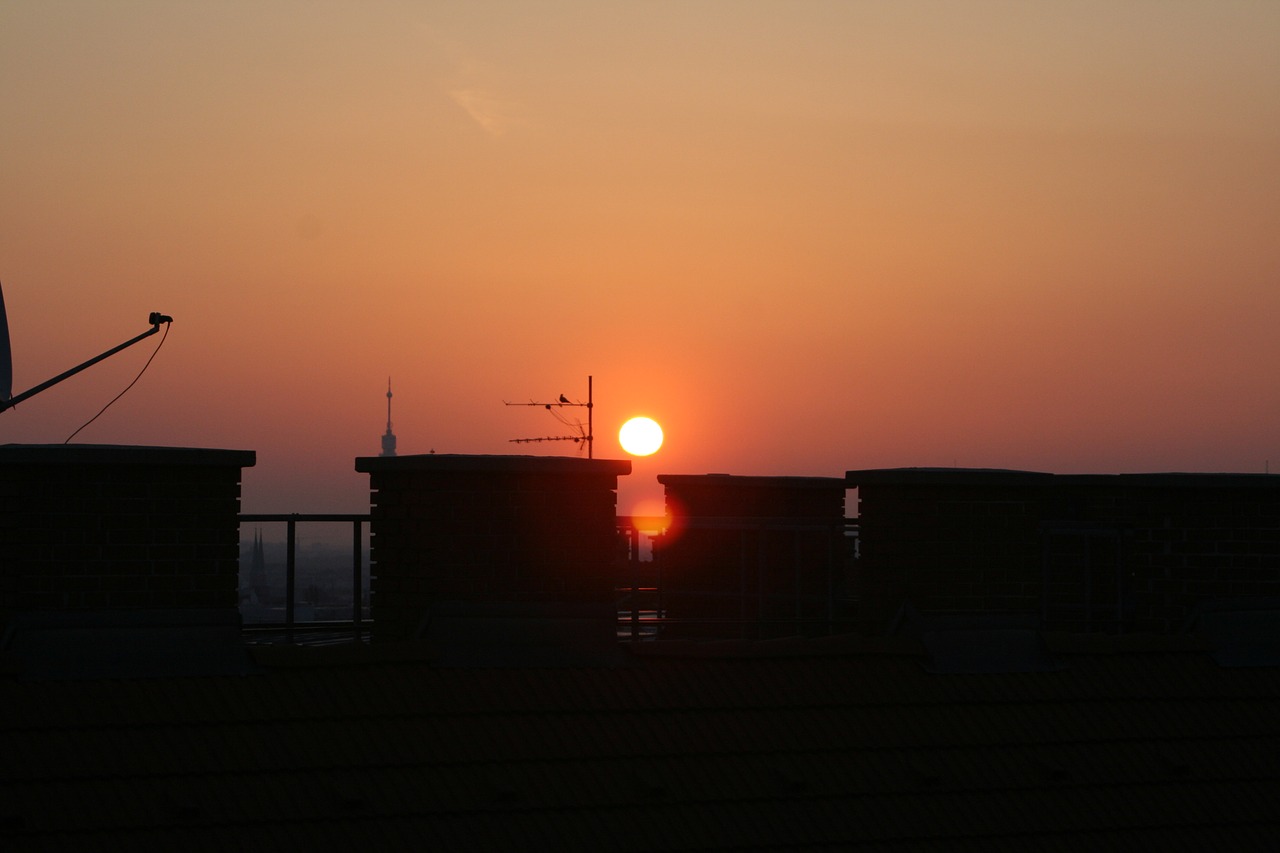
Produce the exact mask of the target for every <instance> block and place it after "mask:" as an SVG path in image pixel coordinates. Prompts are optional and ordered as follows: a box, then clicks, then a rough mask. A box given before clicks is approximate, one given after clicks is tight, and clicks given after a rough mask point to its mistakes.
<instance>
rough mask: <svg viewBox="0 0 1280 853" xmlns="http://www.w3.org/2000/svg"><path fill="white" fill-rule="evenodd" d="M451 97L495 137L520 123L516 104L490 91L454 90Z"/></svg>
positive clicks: (474, 89)
mask: <svg viewBox="0 0 1280 853" xmlns="http://www.w3.org/2000/svg"><path fill="white" fill-rule="evenodd" d="M449 97H450V98H452V99H453V102H454V103H456V104H457V105H458V106H460V107H462V108H463V109H464V110H466V111H467V115H469V116H471V118H472V119H474V120H475V122H476V124H478V125H480V126H481V127H482V128H484V129H485V131H487V132H488V133H490V134H491V135H493V136H501V135H503V134H504V133H506V132H507V131H508V130H510V129H511V128H512V127H513V126H515V125H516V124H517V123H518V119H517V115H516V105H515V103H514V102H512V101H510V100H507V99H505V98H501V97H499V96H497V95H495V94H494V93H493V92H491V91H489V90H488V89H479V88H468V89H453V90H451V91H450V92H449Z"/></svg>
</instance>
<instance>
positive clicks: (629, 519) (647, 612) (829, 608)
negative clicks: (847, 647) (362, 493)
mask: <svg viewBox="0 0 1280 853" xmlns="http://www.w3.org/2000/svg"><path fill="white" fill-rule="evenodd" d="M239 518H240V522H241V524H242V525H243V524H246V523H283V524H284V525H285V590H284V601H283V612H282V617H283V618H282V619H281V620H265V621H258V622H254V623H252V624H248V625H246V626H245V630H246V632H247V633H262V634H264V635H270V636H273V637H281V636H283V638H284V639H285V641H286V642H294V641H296V640H297V638H298V635H299V634H300V633H306V634H308V635H309V636H316V635H318V636H321V637H336V636H350V637H352V638H354V639H356V640H363V639H364V638H365V637H366V636H367V632H368V629H369V627H370V624H371V622H372V621H373V620H372V618H371V617H368V616H366V615H365V613H366V608H367V607H368V604H369V602H368V601H367V600H366V598H365V593H364V591H365V589H366V588H367V583H366V581H367V574H366V568H367V566H366V563H365V559H364V554H365V534H366V529H367V528H366V525H368V524H369V520H370V515H369V514H368V513H243V514H241V515H240V516H239ZM335 523H336V524H349V525H351V539H350V542H351V618H350V619H322V620H318V619H298V618H297V597H298V596H297V586H298V553H297V551H298V548H297V543H298V525H300V524H335ZM617 530H618V536H619V540H620V546H625V565H623V566H620V567H619V568H620V569H621V573H620V574H619V575H618V583H617V586H616V587H615V601H616V608H617V613H618V638H619V639H622V640H630V641H632V642H638V641H643V640H649V639H653V638H655V637H657V636H658V634H659V632H660V631H661V629H662V628H663V626H665V625H670V626H671V627H672V628H676V627H677V626H690V625H695V624H696V625H701V626H703V628H704V629H706V630H709V631H710V632H711V633H713V634H715V635H717V636H743V637H746V636H748V635H749V633H759V632H760V630H761V626H763V625H767V624H768V623H770V622H777V623H786V624H787V625H796V626H799V625H801V624H806V623H814V624H815V625H816V626H817V627H818V628H819V629H824V628H825V630H824V632H829V631H831V630H832V628H833V626H835V625H836V624H837V623H838V622H839V621H840V620H839V619H838V618H837V611H842V612H844V611H847V610H848V607H849V605H850V604H851V602H850V601H849V600H848V598H847V595H846V594H845V593H843V592H841V591H839V590H838V587H837V585H835V584H832V585H831V586H830V589H829V591H828V594H827V595H826V596H823V597H822V601H821V603H822V604H823V606H824V608H825V611H826V615H825V616H823V617H821V618H817V619H814V618H806V617H804V616H802V613H803V612H813V608H812V607H809V606H807V605H810V604H811V603H812V602H810V601H809V598H811V596H803V597H801V596H789V595H784V596H770V597H777V598H786V599H787V600H788V601H792V602H793V604H794V606H795V608H796V614H795V616H790V615H788V616H786V617H782V618H778V619H768V618H762V617H764V613H765V608H764V607H763V606H759V605H757V607H756V608H755V610H754V612H755V615H754V616H753V617H751V618H747V616H746V612H747V611H746V608H745V607H744V608H743V615H742V617H741V618H737V619H732V618H731V619H727V620H726V619H713V618H706V617H693V618H678V617H676V618H672V617H671V616H669V615H668V614H667V612H666V603H665V602H664V600H663V582H662V563H661V560H658V559H650V560H645V559H643V549H642V547H641V544H642V543H641V537H642V536H646V535H647V536H649V537H650V538H654V537H656V536H658V535H660V534H661V533H662V532H663V531H664V530H665V519H663V518H661V517H650V516H618V518H617ZM844 534H845V540H846V542H847V543H848V550H847V553H846V554H839V555H832V562H831V564H830V565H828V566H827V567H826V568H827V570H828V572H829V573H832V574H833V575H834V574H835V573H838V572H841V571H843V569H844V567H845V563H846V561H847V560H849V559H852V558H853V557H854V556H856V541H857V520H856V519H846V520H845V521H844ZM748 562H749V561H747V560H745V559H744V560H743V563H742V566H741V569H742V572H743V573H744V576H745V573H746V572H748V571H749V570H751V569H750V568H749V566H748ZM245 570H246V569H245V567H244V566H243V565H242V566H241V572H242V573H243V572H244V571H245ZM682 594H683V596H684V597H685V599H686V600H688V599H689V598H690V597H694V598H707V599H711V598H734V599H736V598H737V597H739V594H738V593H734V592H723V591H721V592H711V591H706V592H696V591H691V590H682ZM751 597H753V598H757V599H758V598H760V592H759V591H758V590H757V591H755V592H752V593H751ZM802 599H803V600H802ZM744 601H745V596H744ZM817 623H822V624H821V625H818V624H817ZM749 625H750V626H752V627H751V628H750V629H748V626H749ZM697 633H705V631H703V632H697Z"/></svg>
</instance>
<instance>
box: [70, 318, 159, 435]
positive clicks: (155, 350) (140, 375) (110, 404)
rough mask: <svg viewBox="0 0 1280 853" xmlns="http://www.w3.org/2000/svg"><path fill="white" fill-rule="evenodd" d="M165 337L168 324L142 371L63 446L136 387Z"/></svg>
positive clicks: (82, 425)
mask: <svg viewBox="0 0 1280 853" xmlns="http://www.w3.org/2000/svg"><path fill="white" fill-rule="evenodd" d="M167 337H169V324H168V323H165V324H164V334H163V335H161V336H160V343H158V344H156V348H155V349H154V350H152V352H151V358H148V359H147V363H146V364H144V365H142V369H141V370H139V371H138V375H137V376H135V377H133V381H132V382H130V383H129V384H128V385H126V386H125V389H124V390H123V391H121V392H120V393H119V394H117V395H115V396H114V397H112V398H111V402H110V403H107V404H106V405H105V406H103V407H102V409H101V410H100V411H99V412H98V414H96V415H94V416H93V417H91V418H89V420H87V421H85V422H84V423H83V424H81V425H80V429H78V430H76V431H75V432H73V433H71V435H69V436H67V440H66V441H64V442H62V443H63V444H70V443H71V439H73V438H75V437H76V436H77V435H79V434H80V430H81V429H84V428H85V427H87V426H88V425H89V424H91V423H93V422H94V421H96V420H97V419H98V418H99V417H101V416H102V413H103V412H105V411H106V410H107V409H109V408H111V406H112V404H113V403H115V401H116V400H119V399H120V398H121V397H123V396H124V395H125V394H127V393H129V389H130V388H132V387H133V386H134V385H137V384H138V380H139V379H141V378H142V374H144V373H146V372H147V368H148V367H150V366H151V362H152V360H153V359H155V357H156V353H158V352H160V347H162V346H164V339H165V338H167Z"/></svg>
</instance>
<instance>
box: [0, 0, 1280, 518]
mask: <svg viewBox="0 0 1280 853" xmlns="http://www.w3.org/2000/svg"><path fill="white" fill-rule="evenodd" d="M0 81H3V82H2V83H0V118H2V119H3V120H2V121H0V191H2V192H3V198H4V201H5V203H4V204H3V205H0V282H3V286H4V295H5V299H6V303H7V307H8V316H9V323H10V327H11V329H10V331H11V337H12V344H13V351H14V391H15V393H16V392H19V391H22V390H25V389H27V388H29V387H31V386H33V385H35V384H37V383H39V382H41V381H43V380H45V379H47V378H49V377H51V376H53V375H55V374H57V373H59V372H61V371H63V370H65V369H67V368H69V367H71V366H73V365H75V364H77V363H79V362H80V361H83V360H84V359H86V358H88V357H90V356H92V355H95V354H97V353H98V352H100V351H102V350H104V349H106V348H108V347H110V346H113V345H115V344H116V343H119V342H121V341H123V340H125V339H126V338H128V337H132V336H133V335H135V334H137V333H138V332H141V331H143V330H144V329H145V328H146V324H145V320H146V316H147V313H148V312H150V311H163V312H164V313H166V314H169V315H171V316H172V317H173V318H174V323H173V327H172V330H171V333H170V335H169V338H168V340H167V342H166V343H165V347H164V349H163V350H162V351H161V352H160V354H159V355H158V356H157V358H156V360H155V362H154V363H153V364H152V365H151V367H150V369H149V370H148V372H147V374H146V375H145V376H144V378H143V379H142V380H141V381H140V382H139V383H138V385H137V386H136V387H134V388H133V390H132V391H130V392H129V393H128V394H127V395H126V396H125V397H124V398H123V399H122V400H121V401H120V402H119V403H117V404H116V405H115V406H114V407H113V408H112V409H111V410H109V411H108V413H107V414H106V415H104V416H103V417H102V418H101V419H100V420H99V421H97V422H95V423H94V424H93V425H92V426H91V427H89V428H88V429H86V430H85V431H84V432H82V433H81V434H80V435H79V436H77V437H76V441H78V442H85V443H122V444H159V445H185V446H202V447H230V448H243V449H251V450H255V451H257V453H258V465H257V467H256V468H254V469H252V470H249V471H246V473H245V483H244V489H243V496H244V500H243V506H244V509H245V510H246V511H250V512H323V511H353V510H359V509H361V508H363V507H365V506H367V501H368V494H367V485H368V484H367V478H365V477H364V476H363V475H358V474H356V473H355V472H354V470H353V459H354V458H355V457H356V456H372V455H376V454H377V453H378V451H379V444H378V441H379V436H380V435H381V433H382V431H383V429H384V427H385V403H386V400H385V396H384V394H385V383H386V377H387V375H388V374H390V375H391V376H392V380H393V383H394V388H395V398H394V412H393V416H394V420H395V431H396V434H397V435H398V437H399V451H400V453H401V454H410V453H423V452H427V451H430V450H435V451H436V452H441V453H535V454H561V453H568V454H571V453H572V450H571V449H568V448H566V447H564V446H557V445H532V446H531V445H513V444H509V443H508V439H510V438H516V437H522V436H530V435H539V434H554V433H556V432H557V431H558V430H559V424H557V423H555V422H554V421H552V420H551V419H549V418H544V417H542V415H545V413H544V412H540V411H539V410H537V409H511V408H506V407H504V406H503V405H502V403H503V401H504V400H523V399H530V398H532V399H543V398H546V399H553V398H554V397H555V395H558V394H560V393H564V394H566V395H568V396H569V397H570V398H573V399H580V398H585V396H586V377H587V375H588V374H590V375H592V376H594V383H595V403H596V408H595V416H596V417H595V421H596V435H597V442H596V445H597V446H596V456H597V457H601V458H619V457H622V456H623V453H622V451H621V449H620V448H618V447H617V445H616V435H617V431H618V427H619V426H620V425H621V424H622V422H623V421H625V420H626V419H627V418H629V417H631V416H634V415H648V416H650V417H653V418H654V419H655V420H657V421H658V422H659V423H660V424H661V425H662V427H663V429H664V430H665V432H666V443H665V444H664V446H663V448H662V450H661V451H659V452H658V453H657V454H655V455H654V456H652V457H649V458H644V459H636V460H634V463H633V464H634V468H633V474H632V475H631V476H630V477H626V478H623V482H622V484H621V493H620V499H619V511H620V512H630V511H643V509H642V508H641V507H640V506H639V503H638V502H639V501H642V500H644V501H653V500H656V499H659V498H660V496H661V490H660V487H659V486H658V485H657V483H656V479H655V477H656V475H657V474H659V473H703V472H708V471H722V472H726V473H735V474H795V475H827V476H840V475H841V474H843V472H844V471H845V470H847V469H850V468H872V467H889V466H903V465H961V466H971V467H1001V468H1026V469H1034V470H1045V471H1055V472H1077V471H1097V472H1119V471H1167V470H1188V471H1246V472H1254V471H1256V472H1261V471H1263V470H1264V469H1265V468H1266V467H1267V466H1268V465H1276V464H1277V463H1280V440H1278V439H1277V429H1276V427H1277V424H1278V423H1280V385H1278V383H1277V381H1276V377H1275V365H1277V364H1280V334H1277V329H1276V325H1277V323H1276V321H1277V317H1280V240H1278V239H1277V236H1276V235H1277V234H1280V169H1278V168H1277V152H1280V4H1277V3H1273V2H1269V0H1234V1H1232V0H1228V2H1222V1H1221V0H1215V1H1214V2H1209V1H1208V0H1205V2H1163V0H1161V2H1154V0H1133V1H1132V2H1125V3H1112V2H1093V1H1092V0H1079V2H1056V3H1021V2H995V0H975V2H969V3H942V2H920V1H919V0H906V2H901V0H899V2H817V0H798V2H789V3H780V2H756V1H755V0H735V2H695V3H686V2H646V3H635V4H599V3H593V2H585V0H564V2H540V3H507V2H502V3H493V2H478V3H468V4H452V3H424V2H390V0H381V1H380V2H370V3H360V4H356V3H342V2H319V3H316V2H295V0H276V1H275V2H270V3H250V2H238V0H231V2H220V3H175V2H167V0H132V2H92V1H91V0H84V2H46V1H45V0H41V2H28V0H11V2H8V3H5V4H4V5H3V6H0ZM151 349H152V346H151V345H150V344H146V343H144V344H141V345H139V346H137V347H134V348H133V349H131V350H129V351H128V352H127V353H124V354H121V355H119V356H116V357H114V358H113V359H111V360H109V361H108V362H104V363H103V364H102V365H99V366H97V367H95V368H93V369H91V370H89V371H87V372H86V373H84V374H82V375H81V376H79V377H76V378H74V379H71V380H68V381H67V382H65V383H63V384H62V385H60V386H58V387H57V388H55V389H52V390H50V391H48V392H46V393H44V394H42V395H40V396H39V397H36V398H33V399H32V400H29V401H27V402H26V403H24V404H22V405H21V406H19V407H18V408H17V409H15V410H13V411H10V412H6V413H4V414H0V443H9V442H31V443H58V442H61V441H62V440H63V439H65V438H66V437H67V436H68V435H69V434H71V433H72V432H73V431H74V430H75V429H76V428H77V427H79V426H80V425H81V424H82V423H84V422H85V421H86V420H88V419H89V418H90V417H92V416H93V414H94V413H95V412H97V411H98V409H99V408H101V406H102V405H103V404H105V403H106V402H107V401H108V400H109V399H110V398H111V397H113V396H114V395H115V394H116V393H118V392H119V391H120V390H121V389H122V388H123V387H124V386H125V385H126V384H127V383H128V382H129V381H130V380H132V379H133V377H134V376H135V375H136V373H137V372H138V370H139V369H140V368H141V366H142V364H143V363H144V362H145V360H146V358H147V357H148V355H149V354H150V351H151ZM652 508H653V505H652V503H650V504H649V506H648V507H647V509H649V510H651V509H652Z"/></svg>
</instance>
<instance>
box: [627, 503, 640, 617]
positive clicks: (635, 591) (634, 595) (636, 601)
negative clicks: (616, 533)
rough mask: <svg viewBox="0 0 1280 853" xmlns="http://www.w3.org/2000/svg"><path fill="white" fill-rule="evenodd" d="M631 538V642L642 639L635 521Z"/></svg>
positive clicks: (638, 551) (638, 541)
mask: <svg viewBox="0 0 1280 853" xmlns="http://www.w3.org/2000/svg"><path fill="white" fill-rule="evenodd" d="M628 533H629V535H630V540H631V548H630V554H629V555H628V556H629V557H630V559H629V562H630V563H631V642H633V643H635V642H638V641H639V639H640V528H639V527H636V525H635V523H634V522H633V523H632V525H631V530H630V531H628Z"/></svg>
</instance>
